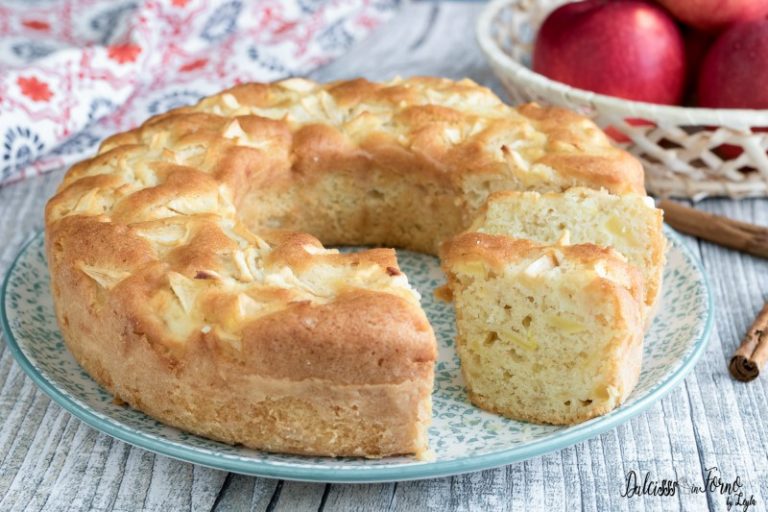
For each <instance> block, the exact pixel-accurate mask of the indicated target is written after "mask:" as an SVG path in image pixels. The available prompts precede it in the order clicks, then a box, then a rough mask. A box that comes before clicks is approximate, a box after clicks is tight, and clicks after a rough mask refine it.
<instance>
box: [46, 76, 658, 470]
mask: <svg viewBox="0 0 768 512" xmlns="http://www.w3.org/2000/svg"><path fill="white" fill-rule="evenodd" d="M574 185H582V186H588V187H593V188H605V189H607V190H609V191H611V192H614V193H629V192H638V193H644V189H643V174H642V168H641V166H640V164H639V163H638V162H637V161H636V160H635V159H633V158H632V157H630V156H629V155H628V154H626V153H625V152H623V151H621V150H619V149H616V148H614V147H612V146H611V144H610V143H609V142H608V139H607V138H606V136H605V135H604V134H603V133H602V132H601V131H600V130H599V129H598V128H597V127H596V126H595V125H594V124H593V123H591V122H590V121H588V120H586V119H584V118H582V117H580V116H576V115H574V114H571V113H569V112H566V111H564V110H560V109H551V108H542V107H539V106H537V105H527V106H523V107H521V108H519V109H517V110H516V109H513V108H511V107H508V106H506V105H504V104H503V103H502V102H501V101H500V100H499V99H498V98H497V97H496V96H494V95H493V94H492V93H491V92H490V91H489V90H488V89H485V88H483V87H480V86H478V85H476V84H474V83H473V82H471V81H469V80H462V81H460V82H452V81H449V80H444V79H437V78H413V79H409V80H394V81H392V82H389V83H385V84H379V83H372V82H368V81H366V80H363V79H358V80H350V81H345V82H335V83H330V84H325V85H323V84H316V83H313V82H310V81H306V80H299V79H291V80H286V81H283V82H278V83H273V84H245V85H238V86H236V87H233V88H231V89H229V90H227V91H224V92H222V93H220V94H217V95H215V96H212V97H209V98H205V99H203V100H202V101H201V102H200V103H198V104H197V105H194V106H191V107H183V108H179V109H175V110H173V111H171V112H168V113H165V114H161V115H158V116H155V117H153V118H151V119H149V120H148V121H147V122H146V123H144V124H143V125H142V126H140V127H138V128H136V129H135V130H131V131H129V132H125V133H120V134H117V135H114V136H112V137H110V138H108V139H107V140H105V141H104V142H103V143H102V145H101V147H100V149H99V152H98V154H97V155H96V156H94V157H93V158H91V159H88V160H85V161H83V162H80V163H79V164H77V165H75V166H73V167H72V168H71V169H70V170H69V172H68V173H67V174H66V176H65V177H64V179H63V182H62V184H61V186H60V187H59V190H58V191H57V194H56V195H55V196H54V197H53V198H52V199H51V200H50V201H49V203H48V205H47V208H46V247H47V253H48V261H49V266H50V270H51V276H52V289H53V293H54V299H55V305H56V311H57V316H58V319H59V323H60V325H61V327H62V332H63V334H64V338H65V340H66V342H67V345H68V346H69V348H70V349H71V351H72V352H73V354H74V355H75V357H76V358H77V359H78V361H79V362H80V363H81V364H82V365H83V366H84V367H85V368H86V370H88V372H89V373H90V374H91V375H93V376H94V377H95V378H96V379H97V380H98V381H99V382H101V383H102V384H103V385H104V386H106V387H107V388H108V389H110V390H111V391H112V392H114V393H115V394H117V395H118V396H120V397H121V398H122V399H124V400H125V401H126V402H128V403H129V404H130V405H131V406H133V407H136V408H138V409H140V410H143V411H145V412H147V413H148V414H150V415H152V416H154V417H156V418H158V419H160V420H162V421H165V422H167V423H170V424H172V425H176V426H179V427H181V428H183V429H186V430H190V431H192V432H197V433H200V434H202V435H206V436H210V437H213V438H216V439H222V440H224V441H227V442H233V443H243V444H245V445H247V446H251V447H254V448H261V449H267V450H274V451H288V452H294V453H308V454H325V455H364V456H384V455H390V454H396V453H417V454H418V453H423V452H424V450H425V449H426V446H427V445H426V428H427V425H428V424H429V421H430V412H429V409H430V395H431V390H432V380H433V363H434V360H435V357H436V348H435V339H434V334H433V332H432V329H431V327H430V326H429V323H428V322H427V320H426V317H425V315H424V313H423V311H422V310H421V308H420V306H419V300H418V297H417V296H416V294H415V293H414V292H413V291H412V290H411V289H410V287H409V286H408V284H407V281H406V279H405V277H404V276H403V275H402V274H401V272H400V270H399V267H398V265H397V261H396V258H395V254H394V251H392V250H391V249H373V250H369V251H364V252H360V253H356V254H338V253H336V252H334V251H329V250H326V249H324V248H323V247H322V245H321V244H320V242H319V241H318V238H319V239H320V240H322V241H323V242H324V243H327V244H339V243H341V244H391V245H398V246H402V247H407V248H412V249H415V250H422V251H427V252H435V251H436V248H437V245H438V243H439V242H440V241H442V240H444V239H446V238H447V237H449V236H452V235H454V234H456V233H458V232H460V231H461V230H462V229H465V228H466V227H467V226H468V225H469V223H470V222H471V220H472V218H473V216H474V214H475V212H476V211H477V209H478V208H480V207H481V206H482V204H483V202H484V200H485V198H487V196H488V195H489V194H491V193H492V192H494V191H497V190H504V189H516V190H539V191H562V190H566V189H568V188H570V187H572V186H574ZM306 233H311V235H310V234H306ZM382 412H386V414H383V413H382ZM313 432H314V433H313Z"/></svg>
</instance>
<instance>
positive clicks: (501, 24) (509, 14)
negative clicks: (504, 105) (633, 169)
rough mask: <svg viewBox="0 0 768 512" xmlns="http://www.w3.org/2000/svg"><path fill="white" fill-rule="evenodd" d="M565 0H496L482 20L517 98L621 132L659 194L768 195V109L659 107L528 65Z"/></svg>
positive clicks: (480, 29) (491, 52)
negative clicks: (541, 31) (541, 32)
mask: <svg viewBox="0 0 768 512" xmlns="http://www.w3.org/2000/svg"><path fill="white" fill-rule="evenodd" d="M563 3H565V2H564V1H563V0H495V1H493V2H491V3H490V4H488V5H487V6H486V7H485V9H484V10H483V12H482V14H481V16H480V19H479V20H478V24H477V36H478V41H479V43H480V46H481V48H482V49H483V51H484V52H485V54H486V55H487V57H488V59H489V61H490V63H491V65H492V67H493V69H494V71H495V72H496V74H497V75H498V77H499V78H500V80H501V81H502V83H503V84H504V86H505V88H506V89H507V91H508V92H509V94H510V96H511V98H512V100H513V101H514V102H526V101H539V102H544V103H551V104H555V105H561V106H564V107H568V108H571V109H573V110H576V111H578V112H581V113H582V114H585V115H587V116H589V117H591V118H592V119H594V120H595V122H596V123H597V124H598V125H600V126H601V127H602V128H608V127H612V128H613V130H618V131H620V132H621V133H623V134H624V135H626V137H625V140H627V142H624V143H621V145H622V146H623V147H625V148H626V149H627V150H628V151H630V152H631V153H632V154H634V155H635V156H637V157H638V158H640V159H641V160H642V162H643V164H644V165H645V168H646V186H647V188H648V190H649V191H650V192H651V193H653V194H656V195H659V196H676V197H688V198H691V199H694V200H698V199H702V198H704V197H707V196H729V197H733V198H740V197H757V196H768V156H767V155H766V150H767V149H768V133H766V132H761V131H760V128H761V127H762V129H766V127H768V110H736V109H705V108H687V107H672V106H663V105H654V104H651V103H644V102H639V101H629V100H623V99H620V98H614V97H611V96H605V95H602V94H595V93H593V92H589V91H585V90H583V89H576V88H574V87H570V86H568V85H565V84H563V83H561V82H556V81H554V80H550V79H548V78H546V77H544V76H543V75H540V74H538V73H534V72H533V71H532V70H531V69H530V67H529V66H530V61H531V50H532V46H533V41H534V38H535V34H536V30H537V28H538V27H539V25H540V24H541V22H542V21H543V19H544V17H545V16H546V15H547V14H548V13H549V12H551V11H552V9H554V8H555V7H557V6H559V5H561V4H563ZM627 119H642V120H646V121H649V123H643V124H637V123H634V124H630V123H628V122H627V121H626V120H627ZM614 133H615V132H614ZM619 137H620V136H619ZM724 144H728V145H732V146H736V147H738V148H741V149H742V150H743V151H741V154H739V151H738V150H737V148H733V147H731V148H728V149H727V152H728V153H730V156H731V158H730V159H723V158H721V157H720V156H719V155H718V153H719V154H720V155H723V156H726V157H727V156H729V155H727V154H724V151H723V150H724V148H723V147H722V146H723V145H724ZM718 148H719V149H718ZM735 155H738V156H735ZM734 156H735V157H734Z"/></svg>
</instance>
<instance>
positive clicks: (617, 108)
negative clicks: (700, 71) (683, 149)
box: [476, 0, 768, 127]
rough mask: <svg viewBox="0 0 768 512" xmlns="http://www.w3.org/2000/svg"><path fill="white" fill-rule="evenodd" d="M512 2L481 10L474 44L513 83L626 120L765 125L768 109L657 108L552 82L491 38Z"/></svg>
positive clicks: (496, 2) (504, 0)
mask: <svg viewBox="0 0 768 512" xmlns="http://www.w3.org/2000/svg"><path fill="white" fill-rule="evenodd" d="M514 1H515V0H493V1H492V2H490V3H489V4H488V5H486V6H485V7H484V8H483V11H482V12H481V13H480V17H479V18H478V21H477V26H476V31H477V41H478V43H479V44H480V47H481V48H482V50H483V52H484V53H485V54H486V56H487V57H488V58H489V59H490V60H491V63H492V64H494V65H496V66H499V67H500V68H502V69H503V70H504V71H505V72H506V73H507V74H510V75H512V76H513V77H514V78H515V80H517V81H520V82H525V83H527V84H528V85H529V86H531V87H533V88H536V89H538V90H540V91H541V92H542V93H546V94H547V95H548V96H549V95H553V94H557V95H560V96H561V97H565V98H568V99H569V100H572V101H574V102H577V103H581V104H585V105H592V106H594V107H595V108H597V109H599V110H602V111H605V110H611V111H613V112H616V113H618V114H621V115H623V116H624V117H627V118H641V119H651V120H653V119H660V118H663V119H664V120H665V121H667V122H674V123H676V124H678V125H686V126H688V125H693V126H700V125H726V126H732V127H748V126H768V110H755V109H711V108H696V107H680V106H670V105H657V104H653V103H646V102H642V101H632V100H626V99H622V98H616V97H613V96H606V95H604V94H597V93H594V92H591V91H587V90H584V89H578V88H576V87H571V86H569V85H566V84H564V83H562V82H557V81H555V80H551V79H549V78H547V77H545V76H544V75H541V74H539V73H536V72H535V71H533V70H531V69H529V68H527V67H525V66H524V65H522V64H520V63H519V62H517V61H515V60H514V59H512V58H511V57H510V56H509V55H507V54H506V53H505V52H504V51H503V50H502V49H501V48H500V47H499V45H498V44H497V43H496V41H495V40H494V39H493V37H492V35H491V25H492V23H493V20H494V19H495V17H496V16H497V14H498V13H499V12H500V11H501V10H502V9H504V8H505V7H506V6H508V5H510V4H512V3H514Z"/></svg>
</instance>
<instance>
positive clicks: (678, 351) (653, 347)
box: [0, 230, 712, 482]
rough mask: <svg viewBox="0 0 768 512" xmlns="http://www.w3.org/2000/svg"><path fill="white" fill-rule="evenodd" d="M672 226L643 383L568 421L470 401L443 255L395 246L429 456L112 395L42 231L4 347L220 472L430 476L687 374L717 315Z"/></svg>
mask: <svg viewBox="0 0 768 512" xmlns="http://www.w3.org/2000/svg"><path fill="white" fill-rule="evenodd" d="M667 235H668V236H669V238H670V240H671V242H672V243H671V248H670V251H669V254H668V263H667V267H666V269H665V272H664V291H663V296H662V299H661V300H662V303H661V305H660V307H659V309H658V314H657V316H656V318H655V320H654V322H653V325H652V326H651V328H650V330H649V332H648V334H647V336H646V338H645V349H644V355H643V357H644V361H643V369H642V373H641V374H640V382H639V383H638V385H637V388H636V389H635V390H634V392H633V393H632V395H631V396H630V397H629V399H628V400H627V402H626V403H625V404H624V405H623V406H621V407H620V408H618V409H616V410H615V411H613V412H611V413H609V414H606V415H605V416H602V417H600V418H595V419H593V420H591V421H588V422H586V423H582V424H579V425H575V426H571V427H555V426H547V425H534V424H532V423H525V422H520V421H512V420H507V419H504V418H501V417H499V416H496V415H493V414H490V413H486V412H484V411H481V410H480V409H477V408H475V407H473V406H472V405H471V404H470V403H469V402H468V401H467V398H466V395H465V393H464V385H463V383H462V379H461V375H460V372H459V362H458V360H457V358H456V355H455V353H454V349H453V343H454V341H453V340H454V336H455V327H454V313H453V309H452V307H451V306H450V305H449V304H446V303H444V302H441V301H438V300H436V299H435V298H434V295H433V291H434V289H435V288H436V287H437V286H439V285H441V284H442V283H443V275H442V272H441V271H440V268H439V264H438V260H437V258H434V257H431V256H426V255H423V254H417V253H413V252H408V251H398V258H399V261H400V265H401V267H402V268H403V270H404V271H405V273H406V274H407V275H408V277H409V279H410V281H411V283H412V284H413V285H414V286H415V287H416V288H418V290H419V292H421V296H422V305H423V306H424V309H425V310H426V312H427V315H428V316H429V319H430V321H431V322H432V326H433V327H434V329H435V333H436V335H437V339H438V344H439V346H440V350H439V359H438V363H437V367H436V378H435V390H434V394H433V399H434V421H433V424H432V427H431V429H430V432H429V436H430V446H431V448H432V450H433V451H434V453H435V458H434V460H431V461H426V462H424V461H416V460H413V459H411V458H408V457H397V458H385V459H380V460H365V459H355V458H335V459H334V458H321V457H301V456H291V455H276V454H269V453H262V452H259V451H255V450H250V449H246V448H242V447H236V446H229V445H226V444H222V443H219V442H216V441H210V440H208V439H203V438H201V437H197V436H195V435H192V434H187V433H185V432H181V431H179V430H177V429H174V428H170V427H167V426H165V425H163V424H161V423H159V422H157V421H155V420H153V419H152V418H149V417H147V416H146V415H144V414H142V413H140V412H138V411H135V410H133V409H130V408H128V407H124V406H118V405H115V404H114V403H113V402H112V397H111V396H110V395H109V394H108V393H107V392H105V391H104V390H103V389H101V388H100V387H99V386H98V385H97V384H96V383H95V382H94V381H93V380H91V378H90V377H89V376H88V375H87V374H86V373H85V372H84V371H83V370H81V369H80V367H79V366H78V364H77V363H76V362H75V360H74V359H73V358H72V356H71V355H70V354H69V352H68V351H67V349H66V348H65V346H64V343H63V341H62V338H61V335H60V334H59V330H58V327H57V325H56V317H55V315H54V312H53V305H52V301H51V294H50V292H49V289H48V269H47V266H46V261H45V254H44V250H43V246H44V243H43V237H42V235H37V236H36V237H35V238H33V239H32V240H31V241H30V242H29V243H28V244H27V245H26V246H25V247H24V248H23V249H22V251H21V252H20V253H19V255H18V256H17V258H16V260H15V261H14V263H13V264H12V266H11V268H10V269H9V271H8V274H7V275H6V279H5V282H4V284H3V289H2V297H0V300H2V302H1V303H0V306H1V307H0V312H2V324H3V329H4V332H5V337H6V340H7V343H8V346H9V348H10V350H11V353H12V354H13V355H14V356H15V357H16V359H17V361H18V362H19V364H20V365H21V367H22V368H23V369H24V371H25V372H26V373H27V374H28V375H29V376H30V377H31V378H32V379H33V380H34V381H35V382H36V383H37V384H38V385H39V386H40V387H41V388H42V389H43V391H45V392H46V393H47V394H48V395H49V396H50V397H51V398H52V399H53V400H55V401H56V402H58V403H59V405H61V406H62V407H64V408H65V409H66V410H68V411H69V412H71V413H72V414H74V415H75V416H77V417H78V418H80V419H81V420H83V421H84V422H86V423H87V424H89V425H91V426H92V427H94V428H96V429H98V430H101V431H102V432H105V433H107V434H109V435H111V436H114V437H116V438H118V439H121V440H123V441H125V442H128V443H131V444H133V445H135V446H139V447H141V448H145V449H147V450H151V451H154V452H157V453H161V454H163V455H168V456H170V457H175V458H177V459H181V460H185V461H189V462H194V463H197V464H203V465H205V466H210V467H213V468H218V469H223V470H226V471H233V472H236V473H245V474H250V475H259V476H266V477H274V478H285V479H291V480H307V481H323V482H383V481H392V480H408V479H417V478H432V477H438V476H445V475H451V474H456V473H464V472H469V471H476V470H480V469H486V468H491V467H495V466H500V465H504V464H509V463H512V462H516V461H520V460H523V459H527V458H530V457H535V456H538V455H542V454H544V453H547V452H551V451H555V450H560V449H562V448H564V447H566V446H569V445H571V444H574V443H576V442H578V441H581V440H583V439H586V438H589V437H594V436H596V435H598V434H600V433H601V432H604V431H606V430H608V429H611V428H614V427H615V426H617V425H619V424H620V423H623V422H625V421H627V420H628V419H630V418H631V417H633V416H635V415H636V414H639V413H640V412H641V411H643V410H645V409H646V408H648V407H649V406H650V405H652V404H653V403H654V402H655V401H657V400H659V399H660V398H661V397H662V396H663V395H665V394H666V393H667V392H669V390H670V389H672V388H673V387H674V386H675V385H676V384H677V383H679V382H680V381H681V380H682V379H683V377H684V376H685V375H686V374H687V373H688V372H689V371H690V370H691V369H692V368H693V365H694V364H695V362H696V360H697V359H698V357H699V356H700V355H701V353H702V352H703V350H704V347H705V344H706V340H707V338H708V335H709V332H710V329H711V326H712V306H711V298H710V294H709V291H708V289H707V285H706V282H705V279H704V275H703V274H702V271H701V269H700V267H699V265H698V263H697V261H696V259H695V258H694V257H693V256H692V255H691V254H690V253H689V252H688V251H687V249H686V248H685V247H684V246H683V245H682V244H681V242H680V239H679V238H678V237H677V236H676V235H675V234H674V233H672V232H671V231H669V230H668V231H667Z"/></svg>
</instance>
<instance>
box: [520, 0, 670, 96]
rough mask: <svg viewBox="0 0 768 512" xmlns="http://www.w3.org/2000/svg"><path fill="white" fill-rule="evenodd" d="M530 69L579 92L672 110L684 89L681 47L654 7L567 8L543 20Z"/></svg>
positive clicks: (597, 2)
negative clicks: (663, 106)
mask: <svg viewBox="0 0 768 512" xmlns="http://www.w3.org/2000/svg"><path fill="white" fill-rule="evenodd" d="M533 69H534V71H536V72H538V73H541V74H543V75H545V76H547V77H549V78H551V79H553V80H557V81H559V82H563V83H566V84H568V85H572V86H574V87H578V88H580V89H587V90H590V91H594V92H598V93H601V94H608V95H610V96H618V97H621V98H627V99H631V100H638V101H647V102H650V103H663V104H676V103H679V102H680V100H681V99H682V96H683V89H684V86H685V43H684V41H683V37H682V35H681V33H680V29H679V28H678V26H677V24H676V23H675V22H674V21H673V20H672V18H671V17H670V16H669V14H668V13H667V12H666V11H665V10H664V9H662V8H661V7H659V6H657V5H654V4H652V3H649V2H645V1H640V0H614V1H610V0H586V1H584V2H575V3H569V4H565V5H563V6H562V7H559V8H558V9H555V10H554V11H553V12H552V13H550V15H549V16H548V17H547V19H546V20H544V24H543V25H542V26H541V29H540V30H539V34H538V36H537V37H536V43H535V47H534V53H533Z"/></svg>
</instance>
